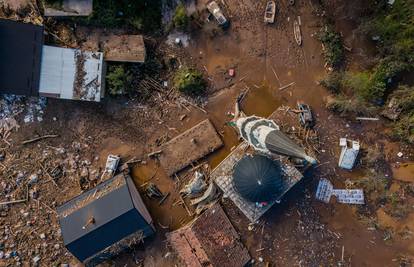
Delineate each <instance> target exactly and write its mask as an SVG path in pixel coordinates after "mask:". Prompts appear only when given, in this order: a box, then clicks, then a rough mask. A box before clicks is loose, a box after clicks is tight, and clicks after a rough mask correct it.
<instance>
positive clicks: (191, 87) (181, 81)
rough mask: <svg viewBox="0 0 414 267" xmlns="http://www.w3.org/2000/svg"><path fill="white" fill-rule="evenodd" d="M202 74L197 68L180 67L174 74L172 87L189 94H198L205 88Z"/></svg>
mask: <svg viewBox="0 0 414 267" xmlns="http://www.w3.org/2000/svg"><path fill="white" fill-rule="evenodd" d="M206 85H207V84H206V81H205V80H204V78H203V74H202V73H201V72H199V71H197V70H194V69H189V68H182V69H180V70H178V71H177V73H176V74H175V76H174V87H175V88H177V89H178V90H179V91H180V92H182V93H185V94H189V95H200V94H202V93H203V92H204V91H205V89H206Z"/></svg>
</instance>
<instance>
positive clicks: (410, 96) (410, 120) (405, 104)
mask: <svg viewBox="0 0 414 267" xmlns="http://www.w3.org/2000/svg"><path fill="white" fill-rule="evenodd" d="M390 98H391V99H396V101H397V105H398V107H399V108H400V109H401V116H400V119H399V120H398V121H396V122H395V123H394V124H393V131H392V133H391V136H392V137H393V138H396V139H398V140H401V141H405V142H407V143H409V144H414V87H408V86H400V87H399V88H398V89H397V90H396V91H394V92H393V93H392V94H391V95H390Z"/></svg>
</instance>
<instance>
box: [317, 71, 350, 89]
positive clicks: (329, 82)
mask: <svg viewBox="0 0 414 267" xmlns="http://www.w3.org/2000/svg"><path fill="white" fill-rule="evenodd" d="M343 75H344V74H343V73H342V72H337V71H334V72H330V73H329V74H328V76H326V77H325V79H323V80H321V81H320V82H319V83H320V85H322V86H323V87H325V88H326V89H328V90H329V91H330V92H331V93H333V94H339V93H340V92H341V90H342V83H343Z"/></svg>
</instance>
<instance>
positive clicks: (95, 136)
mask: <svg viewBox="0 0 414 267" xmlns="http://www.w3.org/2000/svg"><path fill="white" fill-rule="evenodd" d="M295 2H296V4H295V6H293V7H291V6H288V5H287V2H286V1H280V2H278V8H277V10H278V12H277V14H276V22H275V24H274V25H264V24H263V22H262V18H263V15H262V10H264V6H265V1H254V0H240V1H230V0H227V1H225V3H226V5H227V7H226V10H225V11H226V14H228V15H229V17H230V20H231V26H230V28H229V29H228V30H227V31H226V32H221V33H220V32H219V34H218V35H216V36H214V37H211V33H210V31H208V29H209V27H208V26H207V25H206V26H205V28H204V29H205V30H199V31H196V32H194V33H192V34H191V40H190V45H189V46H188V47H187V48H181V49H183V50H185V51H183V54H187V55H190V56H191V57H192V59H193V61H194V62H196V64H197V65H198V67H199V68H200V69H201V70H203V69H204V70H206V76H208V77H209V78H210V79H209V80H210V82H211V86H212V89H211V91H212V92H214V93H211V94H210V95H209V96H208V99H207V101H206V103H205V106H204V108H205V109H206V110H207V111H208V114H204V113H203V112H201V111H200V110H198V109H195V108H193V107H192V106H188V107H187V108H183V107H182V106H181V105H177V99H175V98H170V97H167V96H165V95H164V94H161V93H156V94H154V97H153V98H152V99H151V100H150V102H148V103H144V104H142V103H139V102H138V101H133V100H132V101H126V100H123V99H114V98H107V99H105V101H104V102H103V103H101V104H95V103H81V102H72V101H60V100H50V101H49V103H48V106H47V109H46V110H45V118H44V120H43V122H40V123H31V124H22V125H21V126H22V127H21V128H20V130H19V131H18V132H17V133H13V135H12V137H11V140H9V141H10V142H11V147H7V145H5V144H3V146H2V147H6V148H7V149H8V150H7V153H8V154H6V158H7V157H8V155H11V156H13V157H17V158H19V157H21V159H24V160H30V159H31V158H30V155H36V154H39V155H40V154H41V153H43V151H44V150H45V149H49V150H53V148H50V147H63V148H65V149H66V150H67V151H68V153H70V154H73V155H80V156H79V157H80V159H78V160H77V161H78V162H79V164H78V165H79V166H77V167H73V168H69V167H68V168H69V170H72V169H73V172H68V173H67V175H65V176H64V177H63V178H60V180H58V181H57V184H58V186H60V187H61V189H58V188H56V186H55V185H53V183H50V182H48V183H44V184H43V183H42V185H41V186H39V195H40V196H42V197H43V198H42V199H41V202H43V203H44V204H45V205H47V206H44V205H42V204H37V203H36V202H33V203H32V202H31V203H29V204H16V205H13V206H11V207H10V208H9V211H8V212H7V213H6V216H4V217H2V218H1V219H0V220H1V222H2V226H4V225H10V227H13V225H16V224H17V223H18V222H19V221H20V220H22V219H21V217H22V215H21V210H29V211H30V212H33V213H35V214H36V215H37V216H38V218H39V222H36V223H35V225H34V226H32V227H29V228H27V229H25V230H24V231H23V233H20V235H19V234H17V236H20V237H24V238H27V236H30V235H33V232H31V230H34V229H35V230H36V231H35V235H33V236H34V238H29V239H28V240H30V242H29V244H34V246H36V251H35V252H36V253H40V254H41V255H42V261H41V265H42V266H50V265H51V264H52V262H57V261H58V262H73V263H76V260H74V259H73V258H72V257H71V256H70V255H69V254H67V253H66V254H65V250H64V249H63V248H62V246H63V245H62V243H61V239H60V237H59V235H58V234H56V233H57V232H58V230H57V225H56V219H55V217H54V214H53V212H52V211H51V210H50V209H49V208H48V207H50V208H51V209H52V210H53V208H54V207H55V206H58V205H60V204H61V203H63V202H64V201H66V200H68V199H70V198H71V197H73V196H75V195H77V194H79V193H81V192H82V190H81V188H80V186H79V177H80V176H81V170H82V166H83V164H81V162H82V161H84V160H88V161H90V162H91V164H90V165H86V166H87V168H88V169H89V172H90V173H92V172H93V170H96V172H99V169H100V168H103V166H104V164H105V159H106V157H107V155H108V154H119V155H121V156H122V159H123V160H124V161H125V160H127V159H130V158H132V157H135V158H140V159H143V160H144V163H143V164H137V165H135V166H134V168H133V177H134V180H135V183H136V185H137V187H138V188H139V189H140V191H141V192H142V193H143V190H142V189H143V187H141V185H143V184H144V183H146V182H148V181H149V180H151V182H153V183H155V184H157V186H158V187H159V188H160V190H161V191H162V192H170V193H171V196H170V197H169V198H168V199H167V200H166V201H165V202H164V204H163V205H161V206H160V205H159V204H158V201H156V200H155V201H154V200H151V199H148V198H145V197H144V201H145V203H146V204H147V207H148V209H149V211H150V213H151V215H152V217H153V219H154V221H155V226H156V227H157V235H156V236H155V237H154V238H152V239H149V240H146V241H145V244H144V245H140V246H137V247H136V248H134V249H133V250H132V252H128V253H125V254H123V255H121V256H120V257H118V258H116V259H114V264H115V266H125V264H128V266H135V265H140V264H143V265H144V266H174V265H175V264H178V265H179V266H180V263H179V262H177V259H176V257H175V256H174V255H170V256H168V257H165V256H166V255H168V254H166V253H167V252H170V251H171V250H170V248H169V247H168V246H167V244H166V243H165V242H164V241H165V233H166V232H167V231H170V230H174V229H177V228H179V227H180V226H182V225H183V224H185V223H187V222H189V221H190V220H191V219H192V218H191V217H189V216H188V214H187V212H186V211H185V209H184V208H183V207H182V206H179V205H173V204H174V203H175V202H176V201H177V197H178V191H179V190H180V188H181V186H182V185H183V184H184V183H185V182H186V181H187V180H188V179H189V178H190V176H189V175H186V172H184V173H180V174H179V177H181V179H182V180H181V181H180V182H177V181H176V180H174V179H171V178H169V177H167V175H166V174H165V173H164V171H163V170H162V168H161V167H160V166H159V164H158V162H156V161H153V160H149V159H148V158H147V157H146V155H147V154H148V153H150V152H152V151H155V150H157V149H159V147H160V146H161V145H162V143H164V142H165V141H166V140H170V139H171V138H173V137H175V136H176V135H177V134H179V133H182V132H184V131H185V130H187V129H189V128H191V127H193V126H194V125H195V124H196V123H198V122H199V121H201V120H202V119H205V118H209V119H210V120H211V121H212V122H213V124H214V126H215V127H216V129H217V131H218V132H220V133H221V134H222V135H223V138H222V139H223V142H224V147H223V148H221V149H220V150H218V151H216V152H215V153H213V154H212V155H210V156H208V157H207V158H206V159H205V161H206V162H208V163H209V165H210V168H214V167H215V166H216V165H217V164H218V163H219V162H220V161H221V160H222V159H223V158H224V157H225V156H226V155H227V154H228V153H229V151H230V150H231V148H232V147H234V146H235V145H237V144H238V143H239V140H238V137H237V135H236V133H235V131H234V130H233V128H231V127H229V126H228V125H227V122H228V121H229V120H231V116H229V115H228V114H229V112H233V111H234V109H233V108H234V100H235V98H236V97H237V95H238V94H239V93H240V92H241V91H242V90H246V89H247V88H248V89H249V93H248V95H247V97H246V99H245V100H244V102H243V104H242V108H243V110H244V111H245V112H246V113H247V114H248V115H250V114H255V115H259V116H268V115H269V114H271V112H272V111H274V110H275V109H276V108H277V107H278V106H280V105H282V104H283V105H289V106H292V107H294V106H295V104H296V101H298V100H303V101H305V102H306V103H308V104H310V105H311V106H312V108H313V111H314V114H315V115H316V121H317V125H316V129H317V131H318V133H319V136H320V140H321V146H322V148H323V150H321V151H320V154H318V155H317V158H318V160H319V161H320V163H321V164H322V165H320V166H318V168H316V169H315V170H314V171H312V172H309V173H306V176H307V178H306V179H305V181H304V182H303V183H301V184H299V185H298V186H296V188H295V189H294V190H293V191H292V192H290V193H289V194H288V195H287V197H286V198H285V199H284V201H283V202H282V204H280V205H279V206H275V207H273V208H272V209H271V210H269V212H268V213H266V214H265V216H264V217H263V218H262V220H261V223H260V224H259V225H257V226H256V227H255V229H254V230H253V231H249V230H248V229H247V226H248V220H247V219H246V218H245V217H244V216H243V214H241V212H240V211H239V210H237V208H235V206H234V205H233V204H232V203H230V202H229V201H228V200H223V202H222V204H223V206H224V209H225V211H226V212H227V214H228V216H229V218H230V220H231V222H232V223H233V225H234V226H235V228H236V230H237V231H238V232H239V233H240V235H241V240H242V242H243V243H244V244H245V245H246V247H247V248H248V250H249V252H250V254H251V256H252V257H253V258H254V259H255V260H256V264H257V265H258V266H261V265H264V264H265V263H267V262H269V263H270V264H271V265H272V266H329V265H337V264H338V262H340V261H341V260H342V249H343V250H344V255H343V260H344V262H343V263H342V264H344V265H348V266H351V265H352V266H399V265H400V263H402V262H405V261H406V260H407V259H410V258H412V257H413V255H414V246H413V240H412V237H411V236H412V231H414V225H413V219H414V218H413V214H414V213H413V209H412V206H413V203H414V200H413V196H412V195H410V194H409V193H408V192H406V191H404V190H405V189H404V188H406V186H407V181H406V180H403V179H408V180H410V181H411V182H412V178H411V176H410V175H411V174H410V173H412V171H411V172H410V170H408V171H405V172H404V171H403V172H404V173H405V174H402V175H403V176H404V177H405V178H401V179H399V180H396V179H395V180H394V179H391V177H392V175H393V174H392V171H391V170H388V171H386V172H387V175H388V176H389V179H390V183H391V184H392V185H391V188H390V190H393V191H394V192H397V193H398V195H399V196H400V195H401V194H402V195H404V197H405V199H404V201H405V202H406V203H407V204H408V205H409V213H408V214H407V215H406V217H405V218H403V219H401V218H395V217H393V216H391V215H389V213H387V212H386V210H387V208H389V207H387V205H388V204H381V203H379V204H378V205H374V206H372V205H369V207H367V209H371V210H373V212H372V211H371V212H370V213H368V215H366V214H367V213H366V212H365V210H364V209H365V208H362V211H361V209H360V208H357V207H352V206H347V205H343V204H339V203H331V204H329V205H326V204H323V203H319V202H317V201H315V200H314V192H315V187H316V183H317V181H318V179H319V178H322V177H325V178H330V179H331V181H333V182H334V183H335V185H336V186H342V187H345V186H346V185H345V184H346V183H345V182H346V181H347V180H348V181H351V182H352V181H358V180H359V179H362V178H363V177H365V176H366V172H365V171H366V170H365V168H364V167H363V165H362V163H361V164H359V165H358V166H357V167H356V169H355V170H353V171H352V172H349V171H344V170H340V169H339V168H337V160H338V156H339V148H338V145H337V143H338V140H339V137H343V136H347V137H350V138H355V139H359V140H360V141H361V142H362V147H363V149H366V148H367V147H369V146H374V145H379V146H382V147H383V148H384V151H385V154H386V160H387V162H388V163H391V164H393V166H394V167H395V168H396V167H397V166H399V165H400V163H399V162H408V161H409V160H411V161H412V160H413V155H412V154H410V151H409V150H408V149H407V147H406V146H404V145H401V144H399V143H395V142H392V141H390V140H388V139H387V137H386V131H387V125H386V123H384V121H382V120H381V121H380V122H362V123H361V122H356V121H355V120H353V119H352V118H340V117H337V116H336V115H333V114H331V113H329V112H328V111H327V110H326V109H325V107H324V101H323V98H324V97H325V96H326V95H327V92H326V91H325V90H324V89H323V88H322V87H320V86H318V85H317V81H318V80H319V79H321V78H322V77H323V76H324V75H325V73H326V70H325V69H324V60H323V57H322V55H321V53H322V51H321V44H320V42H318V41H317V40H316V38H315V34H316V32H317V31H318V29H319V26H321V25H323V24H322V20H321V17H320V16H318V15H317V13H316V12H315V11H314V10H315V7H316V5H317V4H316V3H313V2H311V1H295ZM203 4H204V1H199V3H198V7H199V8H202V7H203ZM338 12H339V11H338ZM297 16H300V18H301V22H302V26H301V29H302V34H303V45H302V46H301V47H298V46H297V45H296V43H295V41H294V38H293V19H296V18H297ZM348 20H350V21H351V19H349V16H348V15H346V16H344V17H340V18H338V21H339V22H338V25H337V26H338V27H339V28H340V29H342V30H343V35H344V39H345V40H346V42H348V44H352V45H354V46H357V45H361V47H359V48H357V49H354V50H353V52H352V54H348V55H347V56H348V57H349V58H351V59H352V60H353V61H352V62H353V63H352V64H353V65H355V66H360V65H363V64H364V60H365V59H366V55H369V53H370V52H369V51H371V49H372V47H369V46H367V47H365V46H364V45H363V44H364V42H359V41H358V40H359V39H358V38H359V37H358V35H357V34H356V33H355V32H354V31H353V29H352V25H353V24H352V23H347V21H348ZM355 38H357V39H358V40H356V39H355ZM174 49H175V48H174ZM361 55H362V56H361ZM228 68H235V70H236V76H235V77H234V78H230V77H227V76H226V74H225V73H227V70H228ZM291 82H295V85H294V86H291V87H289V88H287V89H285V90H283V91H280V90H279V88H280V87H282V86H283V85H286V84H289V83H291ZM184 114H186V115H187V117H186V118H185V119H184V120H182V121H181V120H179V117H180V116H181V115H184ZM54 118H56V120H54ZM50 133H56V134H59V136H60V137H59V138H57V139H50V140H45V141H41V142H39V143H36V144H33V145H30V146H25V147H22V146H21V145H20V142H21V141H22V140H25V139H29V138H32V137H33V136H35V135H43V134H50ZM399 151H402V152H403V153H404V157H403V158H398V157H397V153H398V152H399ZM25 155H29V156H25ZM23 156H25V157H23ZM65 157H66V155H65ZM65 157H62V159H60V158H59V157H56V158H54V159H53V160H54V161H55V162H56V163H55V164H59V163H60V162H61V161H64V160H65V159H64V158H65ZM34 158H35V159H37V158H36V157H34ZM30 162H33V160H32V161H30ZM47 162H49V161H47ZM200 162H202V161H200ZM52 163H53V161H52ZM69 165H70V164H69ZM411 166H412V165H411ZM25 168H27V167H25ZM403 168H404V166H403ZM408 168H410V167H408ZM411 170H412V169H411ZM396 173H397V175H396V176H399V174H398V171H397V172H396ZM399 177H400V176H399ZM407 177H408V178H407ZM2 179H5V178H4V176H2ZM41 179H43V178H41ZM44 179H46V178H44ZM91 180H93V179H91ZM96 182H97V181H96V180H93V181H92V182H88V183H89V184H87V185H86V186H89V187H90V186H93V185H94V183H96ZM62 188H63V189H62ZM56 191H57V193H56ZM39 206H40V207H39ZM361 214H362V215H365V216H361ZM40 218H41V219H40ZM45 220H46V221H50V223H51V225H52V226H53V227H49V228H48V229H47V228H46V227H45V226H43V225H41V224H43V222H44V221H45ZM3 229H4V228H3ZM3 229H2V236H3V240H4V237H5V236H6V234H5V230H3ZM44 231H51V233H50V235H49V234H48V235H47V238H46V241H44V240H43V241H42V240H41V239H39V238H38V235H39V234H40V233H42V232H44ZM47 233H48V232H47ZM410 233H411V234H410ZM389 236H391V238H389ZM24 238H20V240H23V241H24V240H25V239H24ZM9 241H10V238H9ZM9 241H7V240H6V241H4V243H6V245H8V244H9V243H10V242H9ZM14 243H16V245H15V246H16V247H15V248H13V249H15V250H17V251H22V252H21V254H22V256H21V258H23V262H26V263H27V262H30V261H31V258H32V257H33V255H34V254H33V253H32V254H29V252H26V248H25V244H24V242H14ZM42 243H47V244H48V246H49V247H53V244H54V243H58V244H60V246H61V247H60V249H59V250H58V251H59V253H57V256H52V257H51V255H49V254H48V253H49V252H50V250H49V249H44V248H42V247H41V244H42ZM6 250H8V248H7V247H6ZM24 253H28V255H24ZM259 257H262V258H263V260H264V262H263V263H260V262H258V258H259ZM1 264H3V263H0V265H1ZM6 264H11V265H14V264H15V261H13V260H10V261H7V262H6Z"/></svg>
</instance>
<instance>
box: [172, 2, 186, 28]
mask: <svg viewBox="0 0 414 267" xmlns="http://www.w3.org/2000/svg"><path fill="white" fill-rule="evenodd" d="M172 21H173V24H174V26H175V27H176V28H178V29H181V30H185V29H186V28H187V26H188V23H189V21H190V19H189V17H188V16H187V12H186V9H185V6H184V5H183V4H182V3H180V4H179V5H178V6H177V7H176V9H175V13H174V17H173V20H172Z"/></svg>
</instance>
